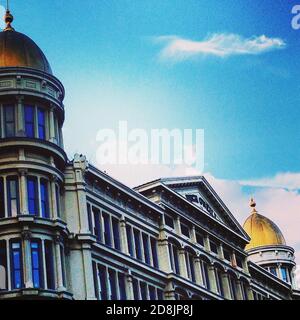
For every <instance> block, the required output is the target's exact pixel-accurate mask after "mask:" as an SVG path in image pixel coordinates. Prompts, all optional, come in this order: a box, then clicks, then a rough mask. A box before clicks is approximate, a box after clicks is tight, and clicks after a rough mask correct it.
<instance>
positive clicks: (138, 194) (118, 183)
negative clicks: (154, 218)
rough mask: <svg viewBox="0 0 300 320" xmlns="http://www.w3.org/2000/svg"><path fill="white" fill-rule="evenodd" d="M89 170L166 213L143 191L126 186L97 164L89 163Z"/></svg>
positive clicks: (151, 206) (131, 195)
mask: <svg viewBox="0 0 300 320" xmlns="http://www.w3.org/2000/svg"><path fill="white" fill-rule="evenodd" d="M87 172H90V173H92V174H94V175H95V176H97V177H100V178H101V179H103V180H105V181H106V182H107V183H110V184H112V185H114V186H115V187H116V188H117V189H121V190H122V191H124V192H125V193H127V194H128V195H129V196H130V197H133V198H135V199H136V200H137V201H141V202H143V203H144V204H145V205H146V206H148V207H150V208H151V209H152V210H155V211H158V212H159V213H160V214H163V213H164V210H163V208H162V207H160V206H159V205H157V204H156V203H155V202H153V201H151V200H149V199H148V198H147V197H145V196H144V195H142V194H141V193H139V192H137V191H135V190H133V189H132V188H130V187H128V186H126V185H125V184H123V183H122V182H120V181H118V180H117V179H115V178H112V177H111V176H109V175H108V174H106V173H104V172H103V171H101V170H100V169H98V168H96V167H95V166H93V165H91V164H90V163H89V165H88V169H87Z"/></svg>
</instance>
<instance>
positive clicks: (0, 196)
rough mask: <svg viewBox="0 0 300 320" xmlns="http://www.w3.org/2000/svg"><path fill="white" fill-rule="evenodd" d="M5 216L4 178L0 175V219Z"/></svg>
mask: <svg viewBox="0 0 300 320" xmlns="http://www.w3.org/2000/svg"><path fill="white" fill-rule="evenodd" d="M2 218H5V202H4V180H3V178H2V177H0V219H2Z"/></svg>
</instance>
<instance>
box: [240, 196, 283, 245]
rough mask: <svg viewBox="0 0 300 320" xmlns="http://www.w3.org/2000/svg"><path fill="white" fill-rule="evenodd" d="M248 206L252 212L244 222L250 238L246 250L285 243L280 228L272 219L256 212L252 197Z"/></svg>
mask: <svg viewBox="0 0 300 320" xmlns="http://www.w3.org/2000/svg"><path fill="white" fill-rule="evenodd" d="M250 206H251V207H252V214H251V216H250V217H249V218H248V219H247V220H246V221H245V223H244V229H245V231H246V232H247V233H248V235H249V236H250V238H251V241H250V243H249V244H248V245H247V246H246V250H250V249H254V248H257V247H262V246H271V245H285V244H286V242H285V239H284V236H283V234H282V232H281V231H280V229H279V228H278V227H277V225H276V224H275V223H274V222H273V221H271V220H270V219H268V218H266V217H264V216H262V215H260V214H258V212H257V211H256V203H255V202H254V200H253V199H251V203H250Z"/></svg>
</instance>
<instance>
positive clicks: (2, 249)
mask: <svg viewBox="0 0 300 320" xmlns="http://www.w3.org/2000/svg"><path fill="white" fill-rule="evenodd" d="M6 289H7V256H6V241H0V291H1V290H6Z"/></svg>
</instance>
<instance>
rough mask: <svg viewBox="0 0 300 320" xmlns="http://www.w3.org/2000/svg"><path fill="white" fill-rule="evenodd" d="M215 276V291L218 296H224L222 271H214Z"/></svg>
mask: <svg viewBox="0 0 300 320" xmlns="http://www.w3.org/2000/svg"><path fill="white" fill-rule="evenodd" d="M215 276H216V283H217V289H218V293H219V294H220V296H222V297H223V296H224V288H223V281H222V271H221V270H220V269H218V268H216V269H215Z"/></svg>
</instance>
